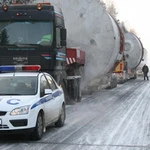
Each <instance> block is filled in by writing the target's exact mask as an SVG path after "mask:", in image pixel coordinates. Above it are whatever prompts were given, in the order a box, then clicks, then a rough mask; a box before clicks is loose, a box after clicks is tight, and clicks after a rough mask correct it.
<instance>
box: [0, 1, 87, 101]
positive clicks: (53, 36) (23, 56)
mask: <svg viewBox="0 0 150 150" xmlns="http://www.w3.org/2000/svg"><path fill="white" fill-rule="evenodd" d="M0 16H1V17H0V65H40V66H41V71H44V72H47V73H49V74H51V75H52V76H53V78H54V79H55V80H56V82H57V83H58V84H59V85H60V86H62V88H63V90H64V92H65V98H66V103H72V101H75V100H76V101H80V100H81V92H80V91H81V90H80V78H81V76H80V75H79V74H77V73H75V72H76V71H77V70H78V68H79V67H80V66H82V67H83V66H84V63H85V52H84V51H82V49H79V48H75V47H74V48H66V33H67V31H66V28H65V24H64V17H63V14H62V12H61V10H60V9H59V8H57V7H54V6H52V5H51V4H50V3H38V4H31V5H30V4H28V5H27V4H20V3H19V4H18V3H17V4H16V3H13V2H12V3H11V4H10V5H9V6H8V5H7V4H5V3H4V4H3V5H1V10H0ZM80 54H81V55H80ZM67 55H68V56H67ZM67 58H68V59H73V60H74V62H72V63H70V64H69V63H67V61H66V59H67ZM80 59H81V60H80Z"/></svg>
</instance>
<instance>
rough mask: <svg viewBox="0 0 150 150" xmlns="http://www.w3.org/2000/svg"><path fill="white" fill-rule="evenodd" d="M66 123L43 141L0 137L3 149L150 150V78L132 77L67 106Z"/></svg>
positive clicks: (49, 132)
mask: <svg viewBox="0 0 150 150" xmlns="http://www.w3.org/2000/svg"><path fill="white" fill-rule="evenodd" d="M66 111H67V119H66V124H65V126H64V127H62V128H54V127H49V128H48V129H47V132H46V133H45V134H44V137H43V139H42V140H40V141H31V140H29V139H28V137H24V136H19V135H18V136H14V135H12V136H5V137H0V149H2V150H20V149H21V150H35V149H37V150H149V149H150V81H144V80H143V78H138V79H136V80H130V81H128V82H126V83H125V84H122V85H118V87H117V88H115V89H109V90H101V91H99V92H96V93H93V95H90V96H84V98H83V99H82V101H81V102H80V103H77V104H76V105H70V106H67V109H66Z"/></svg>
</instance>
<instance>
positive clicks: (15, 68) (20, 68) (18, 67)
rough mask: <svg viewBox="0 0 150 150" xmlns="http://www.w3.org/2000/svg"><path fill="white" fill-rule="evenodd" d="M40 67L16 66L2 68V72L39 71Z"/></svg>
mask: <svg viewBox="0 0 150 150" xmlns="http://www.w3.org/2000/svg"><path fill="white" fill-rule="evenodd" d="M40 69H41V66H40V65H14V66H9V65H8V66H0V71H1V72H11V71H13V72H17V71H39V70H40Z"/></svg>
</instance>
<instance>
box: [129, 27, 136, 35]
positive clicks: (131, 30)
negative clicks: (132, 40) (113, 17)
mask: <svg viewBox="0 0 150 150" xmlns="http://www.w3.org/2000/svg"><path fill="white" fill-rule="evenodd" d="M129 32H131V33H133V34H135V35H137V32H136V31H135V29H133V28H132V29H130V31H129Z"/></svg>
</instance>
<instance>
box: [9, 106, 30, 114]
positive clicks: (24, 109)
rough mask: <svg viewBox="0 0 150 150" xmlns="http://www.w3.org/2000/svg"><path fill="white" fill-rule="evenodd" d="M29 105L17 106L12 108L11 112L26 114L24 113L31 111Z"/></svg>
mask: <svg viewBox="0 0 150 150" xmlns="http://www.w3.org/2000/svg"><path fill="white" fill-rule="evenodd" d="M29 107H30V106H29V105H28V106H23V107H18V108H15V109H14V110H12V111H11V112H10V115H12V116H14V115H24V114H28V113H29Z"/></svg>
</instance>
